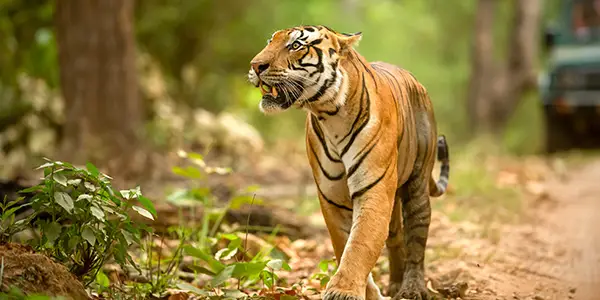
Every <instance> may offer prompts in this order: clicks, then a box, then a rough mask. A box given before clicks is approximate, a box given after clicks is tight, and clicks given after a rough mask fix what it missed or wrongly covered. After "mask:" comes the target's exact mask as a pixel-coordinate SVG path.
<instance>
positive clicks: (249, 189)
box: [244, 184, 260, 193]
mask: <svg viewBox="0 0 600 300" xmlns="http://www.w3.org/2000/svg"><path fill="white" fill-rule="evenodd" d="M258 190H260V185H256V184H255V185H249V186H247V187H246V188H245V189H244V191H245V192H246V193H254V192H256V191H258Z"/></svg>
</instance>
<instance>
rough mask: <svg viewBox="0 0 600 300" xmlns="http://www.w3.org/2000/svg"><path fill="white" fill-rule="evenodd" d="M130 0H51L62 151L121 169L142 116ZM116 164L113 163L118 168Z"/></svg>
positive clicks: (135, 140) (80, 160)
mask: <svg viewBox="0 0 600 300" xmlns="http://www.w3.org/2000/svg"><path fill="white" fill-rule="evenodd" d="M133 8H134V1H133V0H85V1H82V0H57V1H56V14H55V22H56V29H57V41H58V51H59V63H60V80H61V89H62V93H63V96H64V99H65V116H66V120H65V139H64V143H63V145H62V151H61V152H62V153H61V154H62V155H61V156H63V157H64V158H65V159H69V160H70V161H73V162H75V163H85V162H87V161H90V162H92V163H94V164H98V165H100V166H102V167H106V168H108V169H110V170H113V169H115V170H116V169H118V170H126V169H127V168H128V167H131V165H127V164H125V165H123V163H124V162H131V161H132V155H133V154H134V153H135V151H134V150H135V149H136V146H138V136H137V131H138V129H140V125H141V122H142V119H141V118H142V112H143V110H142V105H141V102H140V97H139V96H138V85H137V84H138V83H137V76H136V65H135V40H134V32H133ZM117 165H119V167H118V168H116V167H117Z"/></svg>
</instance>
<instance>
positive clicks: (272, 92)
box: [271, 87, 277, 98]
mask: <svg viewBox="0 0 600 300" xmlns="http://www.w3.org/2000/svg"><path fill="white" fill-rule="evenodd" d="M271 94H273V97H275V98H277V89H276V88H275V87H271Z"/></svg>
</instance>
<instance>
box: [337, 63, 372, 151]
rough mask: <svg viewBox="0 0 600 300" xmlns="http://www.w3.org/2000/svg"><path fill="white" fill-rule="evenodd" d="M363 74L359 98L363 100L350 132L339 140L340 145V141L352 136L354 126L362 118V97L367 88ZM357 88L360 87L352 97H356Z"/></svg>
mask: <svg viewBox="0 0 600 300" xmlns="http://www.w3.org/2000/svg"><path fill="white" fill-rule="evenodd" d="M361 76H362V88H361V90H360V98H359V99H360V100H361V101H360V102H358V104H359V106H358V112H357V113H356V118H355V119H354V121H353V122H352V126H350V130H349V131H348V133H346V135H344V137H342V139H341V140H340V141H339V142H338V145H339V143H341V142H343V141H344V140H345V139H346V138H347V137H348V136H350V134H352V128H354V127H355V126H356V124H357V123H358V120H360V116H361V112H362V110H363V107H362V104H363V103H362V99H363V96H364V94H365V88H366V85H365V75H364V74H363V75H361ZM357 90H358V87H357V88H356V89H354V94H352V97H354V95H356V91H357ZM348 99H352V98H348Z"/></svg>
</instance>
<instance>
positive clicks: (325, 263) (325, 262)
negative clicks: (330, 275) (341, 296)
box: [319, 260, 329, 272]
mask: <svg viewBox="0 0 600 300" xmlns="http://www.w3.org/2000/svg"><path fill="white" fill-rule="evenodd" d="M319 269H321V271H323V272H327V270H328V269H329V260H322V261H320V262H319Z"/></svg>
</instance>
